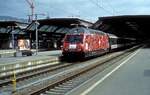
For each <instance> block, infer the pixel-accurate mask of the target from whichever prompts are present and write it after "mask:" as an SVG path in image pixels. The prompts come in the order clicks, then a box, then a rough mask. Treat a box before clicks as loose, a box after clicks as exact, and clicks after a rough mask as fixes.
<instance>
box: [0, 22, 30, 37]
mask: <svg viewBox="0 0 150 95" xmlns="http://www.w3.org/2000/svg"><path fill="white" fill-rule="evenodd" d="M27 25H28V24H27V23H23V22H17V21H0V33H11V32H12V30H13V31H14V32H15V34H20V33H21V34H24V33H23V31H22V30H24V29H25V28H26V27H27Z"/></svg>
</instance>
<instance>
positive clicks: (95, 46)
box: [62, 27, 110, 58]
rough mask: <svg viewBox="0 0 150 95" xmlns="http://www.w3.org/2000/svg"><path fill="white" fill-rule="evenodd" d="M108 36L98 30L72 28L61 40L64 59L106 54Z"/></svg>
mask: <svg viewBox="0 0 150 95" xmlns="http://www.w3.org/2000/svg"><path fill="white" fill-rule="evenodd" d="M109 49H110V44H109V36H108V35H107V33H104V32H102V31H99V30H93V29H88V28H84V27H77V28H73V29H72V30H71V31H70V32H69V33H68V34H66V36H65V38H64V40H63V48H62V54H63V56H64V57H73V56H75V57H79V58H80V57H89V56H95V55H100V54H103V53H106V52H108V51H109Z"/></svg>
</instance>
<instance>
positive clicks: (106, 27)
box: [93, 15, 150, 38]
mask: <svg viewBox="0 0 150 95" xmlns="http://www.w3.org/2000/svg"><path fill="white" fill-rule="evenodd" d="M149 26H150V15H123V16H109V17H99V20H98V21H97V22H96V23H94V25H93V28H94V29H99V30H102V31H104V32H107V33H112V34H116V35H118V36H121V37H133V38H150V32H149V31H150V28H149Z"/></svg>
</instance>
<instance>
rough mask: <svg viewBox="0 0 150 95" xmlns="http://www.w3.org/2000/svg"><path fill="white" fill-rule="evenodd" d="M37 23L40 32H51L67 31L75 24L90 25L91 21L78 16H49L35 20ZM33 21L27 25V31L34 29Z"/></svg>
mask: <svg viewBox="0 0 150 95" xmlns="http://www.w3.org/2000/svg"><path fill="white" fill-rule="evenodd" d="M37 21H38V23H39V26H38V30H39V31H40V32H51V33H62V34H64V33H67V32H68V30H69V29H70V28H72V27H75V26H76V25H81V26H85V27H91V26H92V25H93V23H91V22H88V21H85V20H81V19H78V18H50V19H42V20H37ZM35 28H36V27H35V21H33V22H32V23H31V24H30V25H29V26H28V27H27V31H35Z"/></svg>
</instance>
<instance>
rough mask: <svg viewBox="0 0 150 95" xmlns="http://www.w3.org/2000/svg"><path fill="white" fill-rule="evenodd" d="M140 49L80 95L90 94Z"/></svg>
mask: <svg viewBox="0 0 150 95" xmlns="http://www.w3.org/2000/svg"><path fill="white" fill-rule="evenodd" d="M139 51H140V49H139V50H137V51H136V52H135V53H134V54H132V55H131V56H130V57H129V58H128V59H126V60H125V61H123V62H122V63H121V64H120V65H118V66H117V67H116V68H115V69H113V70H112V71H111V72H110V73H108V74H107V75H105V76H104V77H103V78H102V79H100V80H99V81H97V82H96V83H95V84H94V85H92V86H91V87H90V88H88V89H87V90H85V91H84V92H83V93H81V94H80V95H86V94H88V93H89V92H90V91H92V90H93V89H94V88H95V87H96V86H97V85H99V84H100V83H102V82H103V81H104V80H105V79H106V78H108V77H109V76H110V75H111V74H112V73H113V72H115V71H116V70H118V69H119V68H120V67H121V66H123V65H124V64H125V63H126V62H127V61H129V60H130V59H131V58H132V57H134V56H135V55H136V54H137V53H138V52H139Z"/></svg>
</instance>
